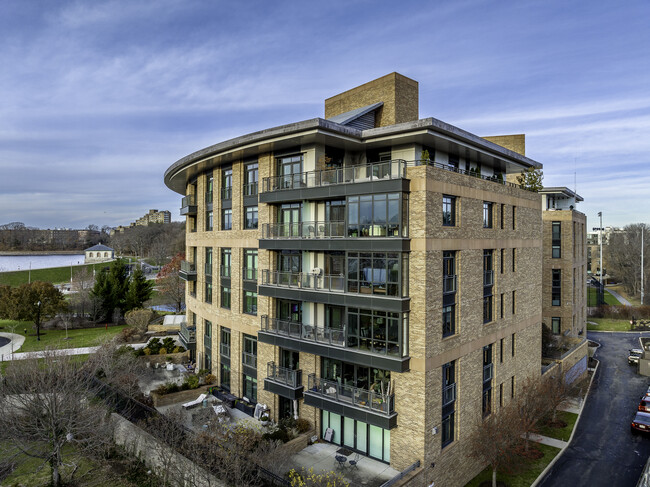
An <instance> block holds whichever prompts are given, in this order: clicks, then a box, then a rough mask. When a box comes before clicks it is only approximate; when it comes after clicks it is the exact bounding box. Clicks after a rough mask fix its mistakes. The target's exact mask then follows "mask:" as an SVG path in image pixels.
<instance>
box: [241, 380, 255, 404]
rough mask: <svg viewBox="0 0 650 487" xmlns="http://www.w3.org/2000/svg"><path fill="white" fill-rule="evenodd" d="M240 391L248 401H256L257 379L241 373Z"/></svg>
mask: <svg viewBox="0 0 650 487" xmlns="http://www.w3.org/2000/svg"><path fill="white" fill-rule="evenodd" d="M242 391H243V393H244V397H245V398H247V399H248V400H249V401H250V402H257V379H256V378H255V377H251V376H249V375H246V374H243V382H242Z"/></svg>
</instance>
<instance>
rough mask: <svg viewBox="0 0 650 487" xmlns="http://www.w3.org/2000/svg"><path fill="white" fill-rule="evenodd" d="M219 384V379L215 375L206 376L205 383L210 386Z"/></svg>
mask: <svg viewBox="0 0 650 487" xmlns="http://www.w3.org/2000/svg"><path fill="white" fill-rule="evenodd" d="M215 382H217V378H216V377H215V376H214V375H213V374H208V375H206V376H205V383H206V384H208V385H210V384H214V383H215Z"/></svg>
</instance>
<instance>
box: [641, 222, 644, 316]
mask: <svg viewBox="0 0 650 487" xmlns="http://www.w3.org/2000/svg"><path fill="white" fill-rule="evenodd" d="M643 229H644V226H643V225H641V306H643Z"/></svg>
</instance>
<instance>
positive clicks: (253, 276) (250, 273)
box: [242, 267, 257, 281]
mask: <svg viewBox="0 0 650 487" xmlns="http://www.w3.org/2000/svg"><path fill="white" fill-rule="evenodd" d="M242 279H243V280H244V281H257V269H251V268H248V267H244V268H243V269H242Z"/></svg>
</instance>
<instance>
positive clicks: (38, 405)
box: [0, 350, 111, 486]
mask: <svg viewBox="0 0 650 487" xmlns="http://www.w3.org/2000/svg"><path fill="white" fill-rule="evenodd" d="M92 372H93V371H92V369H90V368H89V367H88V366H85V367H84V366H83V365H82V364H80V363H79V362H78V361H75V360H74V359H73V358H71V357H69V356H63V355H60V354H56V353H55V352H54V351H53V350H46V351H45V352H44V353H43V356H42V358H40V359H39V360H21V361H20V362H10V363H9V365H8V367H7V370H6V375H5V377H4V384H3V387H2V388H1V389H0V439H2V440H4V441H6V442H7V443H8V444H9V445H11V446H12V447H14V448H16V449H18V450H19V451H20V452H22V453H24V454H26V455H28V456H30V457H34V458H39V459H41V460H42V461H43V464H42V466H44V465H46V464H49V466H50V469H51V474H52V485H54V486H58V485H60V483H61V468H62V467H64V466H70V467H72V468H73V470H72V471H73V472H74V471H75V470H76V462H77V458H76V456H75V454H91V455H96V454H99V453H103V451H104V448H105V447H107V446H108V445H109V444H110V439H111V434H110V432H109V431H110V430H109V429H108V428H109V426H108V421H107V416H106V415H107V411H106V410H105V409H104V408H102V407H101V406H99V405H98V404H97V403H96V402H94V401H91V400H89V399H90V397H91V391H92V389H93V383H92V381H93V376H94V374H93V373H92ZM68 444H71V445H73V447H74V448H73V450H72V451H70V450H68V449H64V446H65V445H68Z"/></svg>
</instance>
